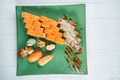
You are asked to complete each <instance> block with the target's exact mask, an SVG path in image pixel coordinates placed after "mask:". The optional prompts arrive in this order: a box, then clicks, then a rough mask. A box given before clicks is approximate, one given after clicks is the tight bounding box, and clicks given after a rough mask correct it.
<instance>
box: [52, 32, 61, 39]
mask: <svg viewBox="0 0 120 80" xmlns="http://www.w3.org/2000/svg"><path fill="white" fill-rule="evenodd" d="M53 33H54V34H52V35H53V36H55V37H56V38H62V36H63V34H62V33H59V32H53Z"/></svg>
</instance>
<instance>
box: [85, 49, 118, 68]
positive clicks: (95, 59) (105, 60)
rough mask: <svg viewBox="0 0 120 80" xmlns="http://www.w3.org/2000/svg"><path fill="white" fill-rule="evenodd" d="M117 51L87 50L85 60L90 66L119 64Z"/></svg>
mask: <svg viewBox="0 0 120 80" xmlns="http://www.w3.org/2000/svg"><path fill="white" fill-rule="evenodd" d="M119 56H120V50H119V51H109V50H107V51H104V50H101V51H100V50H99V51H89V50H88V52H87V62H88V65H90V66H120V62H119V61H120V58H119Z"/></svg>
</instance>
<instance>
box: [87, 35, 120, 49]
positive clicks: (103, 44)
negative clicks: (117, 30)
mask: <svg viewBox="0 0 120 80" xmlns="http://www.w3.org/2000/svg"><path fill="white" fill-rule="evenodd" d="M119 41H120V36H119V35H107V36H106V35H96V34H94V35H89V34H87V49H88V50H93V51H94V50H108V51H109V50H111V51H112V50H113V51H114V50H120V47H119V45H120V43H119Z"/></svg>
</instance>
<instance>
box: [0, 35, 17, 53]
mask: <svg viewBox="0 0 120 80" xmlns="http://www.w3.org/2000/svg"><path fill="white" fill-rule="evenodd" d="M16 43H17V42H16V35H0V44H1V46H0V50H1V51H4V50H9V51H15V50H17V44H16Z"/></svg>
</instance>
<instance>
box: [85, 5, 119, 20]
mask: <svg viewBox="0 0 120 80" xmlns="http://www.w3.org/2000/svg"><path fill="white" fill-rule="evenodd" d="M119 7H120V4H119V3H98V4H94V3H92V4H87V5H86V13H87V18H93V19H94V18H100V19H106V18H108V19H114V18H115V19H120V10H119Z"/></svg>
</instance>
